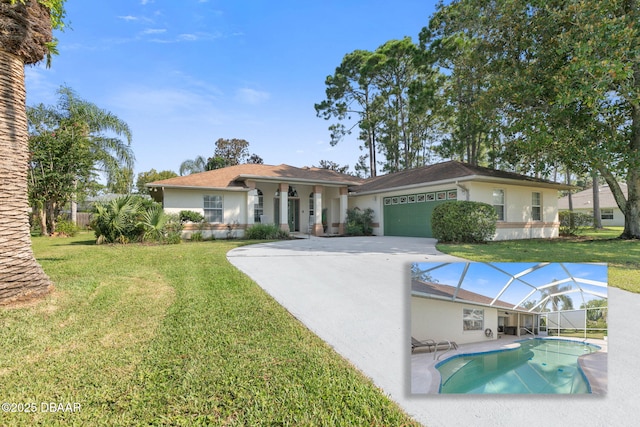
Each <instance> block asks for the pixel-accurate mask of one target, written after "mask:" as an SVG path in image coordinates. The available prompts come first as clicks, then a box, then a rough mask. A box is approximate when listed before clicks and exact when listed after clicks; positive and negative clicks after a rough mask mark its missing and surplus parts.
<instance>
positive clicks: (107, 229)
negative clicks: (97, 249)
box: [91, 196, 144, 243]
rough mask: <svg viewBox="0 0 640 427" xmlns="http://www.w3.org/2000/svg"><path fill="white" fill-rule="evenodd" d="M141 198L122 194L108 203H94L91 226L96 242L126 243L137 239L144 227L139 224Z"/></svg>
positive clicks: (139, 237)
mask: <svg viewBox="0 0 640 427" xmlns="http://www.w3.org/2000/svg"><path fill="white" fill-rule="evenodd" d="M141 205H142V204H141V200H140V198H139V197H133V196H122V197H118V198H117V199H113V200H111V201H110V202H108V203H96V205H95V212H94V214H93V219H92V220H91V228H92V229H93V230H94V233H95V236H96V239H97V241H98V243H127V242H131V241H139V240H140V239H141V238H142V235H143V233H144V229H143V228H142V226H139V225H138V224H139V222H140V220H141V218H140V214H141V212H142V209H141Z"/></svg>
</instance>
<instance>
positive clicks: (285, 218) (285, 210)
mask: <svg viewBox="0 0 640 427" xmlns="http://www.w3.org/2000/svg"><path fill="white" fill-rule="evenodd" d="M280 229H281V230H284V231H291V230H289V184H280Z"/></svg>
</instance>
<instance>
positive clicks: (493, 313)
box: [411, 296, 498, 344]
mask: <svg viewBox="0 0 640 427" xmlns="http://www.w3.org/2000/svg"><path fill="white" fill-rule="evenodd" d="M465 308H472V309H483V310H484V326H483V328H482V330H478V331H464V330H463V326H462V325H463V322H462V315H463V309H465ZM487 328H489V329H491V330H492V331H493V338H487V337H486V336H485V334H484V330H485V329H487ZM497 331H498V310H497V309H495V308H490V307H481V306H474V305H470V304H463V303H454V302H448V301H441V300H436V299H430V298H421V297H416V296H412V297H411V335H412V336H413V337H414V338H416V339H418V340H424V339H428V338H430V339H433V340H434V341H436V342H437V341H444V340H448V341H455V342H456V343H457V344H466V343H474V342H481V341H488V340H490V339H496V338H497V337H498V333H497Z"/></svg>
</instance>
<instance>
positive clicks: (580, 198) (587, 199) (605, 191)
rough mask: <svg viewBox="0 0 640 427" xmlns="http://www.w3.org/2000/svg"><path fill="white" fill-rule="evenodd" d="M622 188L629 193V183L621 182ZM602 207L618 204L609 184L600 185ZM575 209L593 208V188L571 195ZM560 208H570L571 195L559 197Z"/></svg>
mask: <svg viewBox="0 0 640 427" xmlns="http://www.w3.org/2000/svg"><path fill="white" fill-rule="evenodd" d="M620 189H621V190H622V192H623V193H624V194H625V195H627V194H628V193H627V184H624V183H620ZM599 195H600V197H599V199H600V207H601V208H617V207H618V204H617V203H616V199H615V198H614V197H613V193H612V192H611V189H610V188H609V186H608V185H601V186H600V187H599ZM571 201H572V203H573V208H574V209H593V188H589V189H586V190H583V191H580V192H578V193H575V194H572V195H571ZM558 209H569V196H565V197H563V198H561V199H558Z"/></svg>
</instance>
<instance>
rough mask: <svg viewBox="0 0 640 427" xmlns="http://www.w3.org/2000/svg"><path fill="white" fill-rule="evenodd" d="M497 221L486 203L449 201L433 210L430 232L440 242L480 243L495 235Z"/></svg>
mask: <svg viewBox="0 0 640 427" xmlns="http://www.w3.org/2000/svg"><path fill="white" fill-rule="evenodd" d="M497 220H498V216H497V214H496V210H495V209H494V208H493V206H491V205H489V204H487V203H480V202H467V201H455V202H454V201H451V202H445V203H442V204H440V205H438V206H436V207H435V208H434V210H433V216H432V218H431V230H432V232H433V237H435V238H436V239H438V241H440V242H449V243H482V242H486V241H487V240H491V239H492V238H493V236H494V235H495V233H496V221H497Z"/></svg>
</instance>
